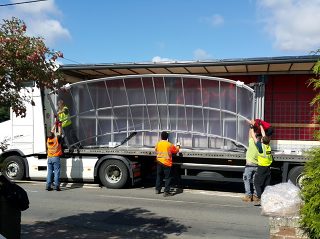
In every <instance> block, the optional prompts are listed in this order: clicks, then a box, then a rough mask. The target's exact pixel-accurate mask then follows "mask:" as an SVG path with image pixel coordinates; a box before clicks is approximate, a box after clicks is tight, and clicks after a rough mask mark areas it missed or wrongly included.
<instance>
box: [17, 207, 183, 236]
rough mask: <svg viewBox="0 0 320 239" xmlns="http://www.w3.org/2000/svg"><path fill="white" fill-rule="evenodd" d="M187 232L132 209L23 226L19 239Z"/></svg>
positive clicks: (165, 221) (166, 219) (163, 219)
mask: <svg viewBox="0 0 320 239" xmlns="http://www.w3.org/2000/svg"><path fill="white" fill-rule="evenodd" d="M187 229H188V228H187V227H186V226H184V225H182V224H180V223H178V222H175V221H173V220H172V219H170V218H167V217H159V216H157V215H155V214H154V213H152V212H150V211H148V210H145V209H141V208H132V209H124V210H109V211H97V212H93V213H82V214H78V215H74V216H69V217H63V218H59V219H57V220H55V221H50V222H36V223H34V224H23V225H22V229H21V238H22V239H27V238H35V239H37V238H46V239H49V238H70V239H71V238H80V239H82V238H113V239H118V238H153V239H165V238H168V236H169V235H175V236H179V235H181V234H182V233H183V232H186V231H187ZM181 237H183V236H182V235H181Z"/></svg>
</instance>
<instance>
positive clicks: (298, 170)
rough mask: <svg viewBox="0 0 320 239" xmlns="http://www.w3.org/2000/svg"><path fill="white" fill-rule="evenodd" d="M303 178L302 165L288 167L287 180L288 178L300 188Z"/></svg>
mask: <svg viewBox="0 0 320 239" xmlns="http://www.w3.org/2000/svg"><path fill="white" fill-rule="evenodd" d="M303 178H304V174H303V166H295V167H293V168H292V169H290V171H289V174H288V180H290V181H291V182H292V183H293V184H294V185H296V186H297V187H299V188H301V187H302V180H303Z"/></svg>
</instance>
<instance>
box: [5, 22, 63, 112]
mask: <svg viewBox="0 0 320 239" xmlns="http://www.w3.org/2000/svg"><path fill="white" fill-rule="evenodd" d="M26 30H27V26H26V24H25V23H24V22H23V21H22V20H20V19H17V18H12V19H10V20H3V24H2V25H1V24H0V105H1V106H3V105H9V106H11V107H12V109H13V111H14V112H15V113H16V115H20V116H22V117H24V116H25V114H26V107H25V103H31V104H34V102H33V101H32V99H31V97H30V94H28V93H29V92H28V90H30V88H27V87H26V83H27V82H34V83H35V84H36V86H37V87H39V88H45V87H46V88H49V89H54V88H55V87H56V85H55V83H54V80H55V79H61V74H59V72H57V71H56V70H55V69H56V64H55V61H56V59H57V58H58V57H63V55H62V53H61V52H55V51H52V50H49V48H47V47H46V46H45V44H44V42H43V39H42V38H40V37H29V36H27V35H26ZM22 90H24V92H25V93H26V94H21V91H22Z"/></svg>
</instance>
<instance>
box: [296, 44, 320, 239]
mask: <svg viewBox="0 0 320 239" xmlns="http://www.w3.org/2000/svg"><path fill="white" fill-rule="evenodd" d="M317 52H320V50H318V51H317ZM313 71H314V73H315V78H313V79H311V80H310V82H309V85H312V86H313V89H314V90H319V89H320V60H318V62H317V63H316V64H315V66H314V68H313ZM319 103H320V93H318V94H316V96H315V97H314V98H313V100H312V101H311V105H314V106H316V112H317V118H316V119H315V120H316V121H317V123H319V122H320V117H319V113H320V104H319ZM315 138H316V139H317V140H320V133H319V131H316V132H315ZM307 157H308V159H309V160H308V161H307V162H306V164H305V169H304V173H305V179H304V180H303V187H302V191H301V193H302V198H303V200H304V205H303V206H302V208H301V224H302V226H303V227H304V228H305V230H306V232H307V233H308V236H309V237H310V238H311V239H316V238H318V239H319V238H320V177H319V175H320V148H319V147H316V148H313V149H311V150H309V151H308V152H307Z"/></svg>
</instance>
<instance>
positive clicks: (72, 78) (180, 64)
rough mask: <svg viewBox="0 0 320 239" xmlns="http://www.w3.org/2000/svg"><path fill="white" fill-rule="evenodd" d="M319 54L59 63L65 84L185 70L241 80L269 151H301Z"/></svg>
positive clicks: (309, 140) (308, 140)
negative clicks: (270, 130)
mask: <svg viewBox="0 0 320 239" xmlns="http://www.w3.org/2000/svg"><path fill="white" fill-rule="evenodd" d="M319 58H320V56H319V55H308V56H284V57H260V58H240V59H221V60H208V61H172V62H142V63H117V64H70V65H64V66H61V68H60V69H61V71H62V73H63V74H64V78H65V80H66V81H67V82H80V81H84V80H90V79H97V78H105V77H115V76H119V77H120V76H126V75H140V74H184V75H201V76H211V77H223V78H227V79H230V80H234V81H242V82H244V83H245V84H246V85H250V86H252V87H253V88H254V89H255V93H256V99H255V100H256V103H257V104H256V109H255V117H258V118H262V119H265V120H266V121H268V122H270V123H271V124H272V125H273V126H274V128H275V132H274V134H273V136H272V144H273V149H279V150H282V149H291V150H300V149H306V148H309V147H310V146H312V145H314V144H315V143H316V142H315V141H314V138H313V132H314V131H315V130H319V129H320V125H319V124H317V122H315V116H316V115H317V112H315V109H314V107H313V106H310V104H309V102H310V101H311V100H312V98H313V97H314V96H315V92H314V91H313V89H312V87H308V84H307V82H308V80H309V79H310V78H312V77H313V72H312V68H313V66H314V64H315V63H316V61H317V60H318V59H319Z"/></svg>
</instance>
